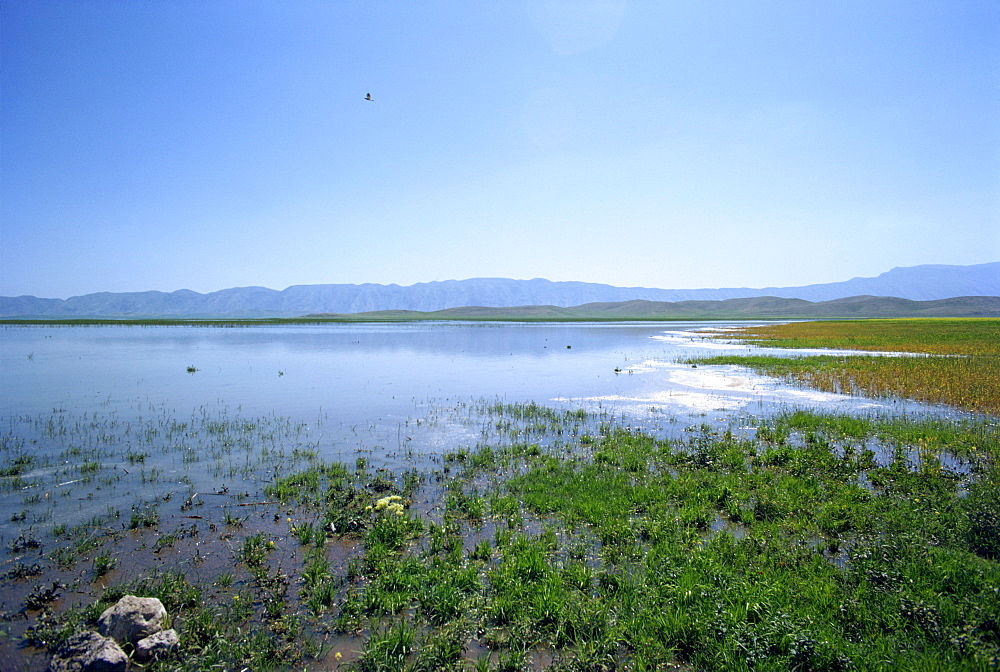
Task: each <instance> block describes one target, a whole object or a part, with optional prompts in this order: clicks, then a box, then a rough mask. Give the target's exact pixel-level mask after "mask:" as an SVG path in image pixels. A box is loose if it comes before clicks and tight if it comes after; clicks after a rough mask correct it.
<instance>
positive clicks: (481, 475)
mask: <svg viewBox="0 0 1000 672" xmlns="http://www.w3.org/2000/svg"><path fill="white" fill-rule="evenodd" d="M483 412H484V414H485V418H484V421H483V427H484V428H485V431H486V432H487V434H488V435H489V436H490V437H492V438H491V439H490V440H489V441H486V440H483V441H481V442H480V443H478V444H477V445H475V446H467V447H460V448H456V449H455V450H454V451H452V452H451V453H448V454H446V455H443V456H442V459H441V460H440V462H438V463H436V464H435V465H434V466H433V468H432V469H430V470H428V471H427V472H425V473H421V474H416V473H406V474H392V473H390V472H387V471H385V470H384V469H375V468H374V467H369V465H368V464H367V461H365V460H364V459H359V460H358V462H356V463H355V464H354V466H353V467H348V466H347V465H346V464H344V463H340V462H323V461H320V460H318V459H316V458H315V456H314V455H313V456H311V457H307V458H303V459H302V460H301V461H300V464H299V465H298V466H297V467H296V468H295V469H287V470H284V471H280V472H269V473H276V474H278V475H277V476H276V477H274V478H271V479H269V480H270V482H268V483H267V484H266V485H265V486H264V488H263V489H264V491H265V492H266V499H267V501H268V502H269V503H268V504H267V506H266V507H265V506H261V507H260V508H257V507H254V508H253V510H252V512H251V511H250V510H249V509H248V510H247V513H246V514H244V517H241V518H239V519H238V520H240V521H242V526H235V525H225V521H226V520H229V519H233V520H236V519H237V518H236V516H234V515H233V514H232V513H230V510H229V509H230V507H231V506H232V505H231V504H229V505H223V504H222V503H221V502H220V504H219V506H220V507H222V508H221V509H219V510H217V512H216V515H217V518H216V521H217V522H219V523H220V524H219V525H218V526H217V530H216V532H217V534H218V535H219V537H220V539H222V540H223V541H224V543H225V544H226V545H228V547H229V548H231V549H232V551H231V554H230V555H228V556H226V559H227V561H224V562H222V563H221V566H218V567H217V568H216V569H215V570H213V571H214V572H215V573H214V574H213V573H212V571H210V570H209V567H208V566H207V565H201V564H198V562H197V560H196V559H191V558H190V556H189V554H187V553H179V555H181V556H182V557H183V558H184V559H183V560H182V562H184V563H190V564H185V565H183V567H182V570H183V571H180V570H178V571H156V570H150V569H146V568H136V567H131V566H128V565H127V564H126V561H125V557H126V556H124V555H121V554H119V553H118V552H114V553H112V552H110V551H109V550H108V549H106V548H96V547H95V548H91V547H86V548H75V547H74V546H73V542H74V541H75V540H76V539H78V538H79V539H91V538H97V537H98V536H99V534H98V533H99V532H100V531H101V530H102V529H103V528H105V527H110V526H111V525H112V521H117V520H118V519H117V517H116V516H115V515H113V514H112V513H111V512H109V513H108V514H107V515H106V516H95V517H93V518H92V519H91V520H89V521H87V522H85V523H83V524H81V525H79V526H75V525H65V524H59V525H56V526H55V528H54V529H53V533H54V534H56V536H57V538H58V541H59V544H58V547H60V548H61V547H65V548H66V549H67V550H65V551H61V552H59V553H64V554H65V558H63V557H62V555H60V556H59V557H51V558H49V557H48V556H46V558H43V560H44V561H46V562H52V563H55V564H63V563H65V564H66V565H70V564H71V563H73V562H78V560H79V559H80V558H83V557H87V558H90V560H91V561H92V563H93V571H92V572H88V573H87V575H86V576H87V578H88V580H89V579H91V578H92V577H94V578H96V576H99V575H102V574H105V573H107V574H108V576H109V577H111V578H114V577H116V576H118V575H119V574H120V575H121V576H122V577H124V578H125V579H126V580H125V581H115V582H112V583H111V584H110V585H109V586H108V588H107V589H106V590H104V591H103V592H101V593H99V594H98V595H97V599H96V600H95V601H93V602H92V603H84V604H83V605H82V606H79V607H74V608H69V609H65V608H63V609H61V610H58V611H57V610H56V609H55V608H54V606H53V605H56V604H58V602H57V598H58V593H60V591H61V590H63V589H62V588H60V587H59V586H58V585H53V584H52V582H51V581H43V580H41V579H40V578H39V576H40V575H39V574H38V572H37V571H36V569H35V568H33V567H31V566H29V565H27V564H24V563H22V564H21V565H19V566H18V568H15V569H12V570H11V572H13V573H12V574H11V576H10V580H12V581H28V580H36V581H37V585H36V586H35V588H34V589H33V590H32V591H31V592H30V593H29V594H28V597H27V598H26V606H27V604H28V602H29V601H30V606H31V607H32V609H31V610H30V615H31V616H30V617H31V618H33V619H34V620H33V621H32V628H31V629H30V630H29V631H28V635H27V637H26V639H25V642H26V643H27V644H32V645H37V646H42V647H44V648H49V649H51V648H54V647H56V646H58V644H59V643H60V642H61V641H63V640H64V639H65V638H66V637H68V636H69V635H70V634H72V633H73V632H75V631H77V630H79V629H83V628H87V627H93V625H94V622H95V621H96V618H97V616H98V615H99V614H100V611H101V610H103V609H104V608H106V607H107V606H108V605H109V604H111V603H113V602H114V601H115V600H116V599H118V597H120V596H121V595H124V594H127V593H132V594H142V595H149V596H155V597H160V599H161V600H163V601H164V604H165V606H166V607H167V609H168V611H169V612H170V614H171V618H172V625H173V626H174V627H176V628H177V629H178V631H179V633H180V637H181V642H182V644H181V650H180V651H179V652H178V653H176V654H175V655H174V656H172V657H170V658H167V659H164V660H161V661H155V662H153V663H150V664H149V665H148V666H147V667H145V668H144V669H147V670H150V671H151V672H156V671H159V670H173V669H243V667H252V668H253V669H264V670H291V669H296V670H297V669H329V668H331V667H336V665H337V664H336V663H335V662H332V661H330V660H329V659H324V656H323V653H324V650H325V649H324V646H335V647H336V650H338V651H341V650H342V651H345V652H351V653H350V655H349V656H348V658H349V659H345V660H344V661H342V664H341V669H353V670H469V669H483V670H521V669H526V668H528V669H543V668H548V669H553V670H637V671H638V670H662V669H677V668H676V666H681V669H691V670H714V669H736V670H741V669H746V670H750V669H752V670H849V669H856V670H896V669H907V670H909V669H915V670H921V669H924V670H937V669H948V670H980V669H990V666H995V665H996V664H997V660H998V657H1000V626H998V622H997V616H996V615H997V614H998V613H1000V468H998V466H997V464H998V462H997V459H998V457H1000V436H998V428H997V425H996V423H995V421H994V420H993V419H991V418H968V419H964V420H953V419H912V418H882V417H868V416H866V417H858V416H845V415H827V414H817V413H812V412H801V411H799V412H789V413H786V414H784V415H781V416H778V417H776V418H771V419H760V418H754V419H750V422H749V425H750V426H749V427H746V428H744V429H743V430H741V431H740V432H739V433H735V431H726V430H724V429H721V430H715V429H713V428H711V427H709V426H694V427H689V428H688V429H689V430H690V431H686V432H682V433H680V434H679V436H683V437H684V438H683V439H675V440H664V439H660V438H655V437H653V436H649V435H646V434H642V433H639V432H635V431H630V430H627V429H624V428H621V427H617V426H615V425H613V424H611V423H604V424H602V425H600V426H599V427H598V426H596V422H595V418H593V417H590V416H588V415H587V414H586V413H585V412H582V411H572V412H568V413H567V412H566V411H562V410H555V409H550V408H546V407H544V406H540V405H537V404H523V405H517V404H513V405H508V404H504V405H487V406H485V407H484V408H483ZM254 424H256V423H247V422H242V421H236V420H233V419H229V420H226V421H222V420H219V421H218V422H217V423H214V424H211V425H210V426H208V427H209V429H208V430H206V431H207V432H208V434H209V435H211V436H215V435H216V432H217V433H218V435H219V436H225V437H227V441H232V442H236V441H238V440H239V439H240V437H242V436H249V437H253V438H254V441H257V440H258V437H259V436H260V435H259V433H257V430H256V429H254V428H252V427H250V425H254ZM584 428H586V433H583V429H584ZM178 431H181V430H178ZM183 431H185V432H187V431H190V428H187V429H184V430H183ZM527 435H530V439H527V440H526V438H525V437H526V436H527ZM81 445H86V444H85V443H83V442H81ZM16 454H20V453H15V455H16ZM88 460H89V458H88ZM12 478H14V477H12ZM262 499H263V498H262ZM158 507H159V508H157V506H154V505H152V504H149V503H147V502H142V503H139V504H137V505H136V507H135V509H134V510H133V512H132V514H133V519H127V518H123V519H121V521H120V522H115V523H114V524H113V525H114V527H122V528H129V527H132V528H133V531H131V532H126V531H124V530H122V531H117V530H116V534H119V535H121V536H122V537H123V538H125V539H127V540H129V541H130V542H134V543H136V544H140V543H143V540H148V539H150V538H153V537H156V536H157V535H158V538H160V539H165V538H170V539H172V540H173V543H174V544H175V548H177V549H179V550H183V549H182V545H183V544H184V543H193V541H192V539H191V538H188V537H185V535H184V534H182V533H176V534H175V533H173V532H171V533H170V534H167V535H162V534H161V533H160V532H159V530H158V529H157V528H158V527H159V525H160V519H159V515H160V514H159V510H160V508H163V507H164V504H163V503H160V504H159V505H158ZM207 508H208V507H207V506H206V507H205V509H200V511H202V514H203V515H208V513H207V511H206V510H207ZM164 511H166V509H164ZM202 514H200V515H202ZM133 520H134V521H135V523H136V524H135V525H133V524H132V522H133ZM147 520H148V521H150V522H151V525H150V526H148V527H147V524H146V521H147ZM163 520H164V521H167V520H170V518H169V517H168V515H167V514H166V513H164V515H163ZM191 525H192V527H193V523H192V524H191ZM201 529H202V532H201V535H202V536H200V537H198V538H197V542H198V543H202V542H204V541H207V536H208V532H207V531H205V530H206V528H204V527H202V528H201ZM143 535H148V536H143ZM40 546H41V542H40V541H39V540H38V539H36V538H35V537H32V536H30V531H29V530H26V531H25V534H24V535H23V536H22V537H20V538H19V539H18V540H16V541H15V542H13V543H12V544H11V545H10V550H11V551H12V552H15V553H32V552H33V553H38V550H37V549H38V548H39V547H40ZM150 546H153V544H152V543H150ZM216 548H218V547H216ZM49 550H50V549H46V551H47V552H49ZM115 561H117V564H116V562H115ZM112 570H114V571H112ZM99 585H100V584H94V588H93V589H94V590H95V591H99V588H98V586H99ZM324 642H325V643H326V644H324Z"/></svg>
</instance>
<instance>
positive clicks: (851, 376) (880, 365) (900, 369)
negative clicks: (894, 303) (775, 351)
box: [690, 319, 1000, 414]
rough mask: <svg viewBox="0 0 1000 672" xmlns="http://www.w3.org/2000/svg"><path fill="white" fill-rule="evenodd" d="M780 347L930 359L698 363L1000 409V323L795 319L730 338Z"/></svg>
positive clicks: (839, 388)
mask: <svg viewBox="0 0 1000 672" xmlns="http://www.w3.org/2000/svg"><path fill="white" fill-rule="evenodd" d="M725 337H726V338H738V339H740V340H743V341H746V342H748V343H750V344H752V345H758V346H762V347H779V348H793V349H794V348H833V349H846V350H870V351H881V352H906V353H916V354H923V355H928V356H926V357H885V356H867V357H866V356H860V355H851V356H836V355H818V356H805V357H791V358H789V357H769V356H756V355H755V356H738V355H737V356H719V357H703V358H695V359H691V360H690V362H691V363H701V364H709V365H712V364H716V365H725V364H728V365H738V366H746V367H748V368H751V369H753V370H755V371H757V372H759V373H764V374H767V375H772V376H775V377H778V378H784V379H786V380H790V381H793V382H797V383H801V384H805V385H808V386H810V387H815V388H818V389H820V390H823V391H826V392H839V393H844V394H862V395H865V396H874V397H886V396H895V397H904V398H907V399H915V400H917V401H923V402H927V403H931V404H946V405H949V406H954V407H956V408H960V409H964V410H969V411H977V412H983V413H993V414H997V413H1000V320H995V319H940V320H923V319H920V320H916V319H915V320H864V321H843V322H829V321H823V322H796V323H792V324H777V325H767V326H760V327H747V328H740V329H735V330H732V331H730V332H728V334H727V335H726V336H725Z"/></svg>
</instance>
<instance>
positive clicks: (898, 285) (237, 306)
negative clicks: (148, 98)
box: [0, 262, 1000, 317]
mask: <svg viewBox="0 0 1000 672" xmlns="http://www.w3.org/2000/svg"><path fill="white" fill-rule="evenodd" d="M859 296H869V297H894V298H899V299H906V300H910V301H936V300H940V299H952V298H955V297H997V296H1000V262H994V263H989V264H977V265H974V266H943V265H923V266H910V267H905V268H894V269H892V270H891V271H887V272H886V273H883V274H881V275H879V276H878V277H875V278H853V279H851V280H847V281H844V282H832V283H826V284H817V285H806V286H804V287H764V288H761V289H748V288H732V289H652V288H645V287H614V286H611V285H601V284H595V283H586V282H551V281H549V280H542V279H535V280H510V279H506V278H474V279H471V280H446V281H443V282H425V283H417V284H415V285H410V286H406V287H403V286H400V285H377V284H363V285H293V286H292V287H289V288H287V289H285V290H281V291H278V290H273V289H267V288H265V287H238V288H233V289H224V290H221V291H218V292H211V293H208V294H199V293H198V292H193V291H191V290H186V289H182V290H178V291H176V292H157V291H149V292H127V293H111V292H101V293H97V294H86V295H83V296H74V297H72V298H69V299H42V298H37V297H34V296H19V297H0V316H3V317H146V316H150V317H155V316H159V317H293V316H299V315H306V314H317V313H337V314H350V313H361V312H371V311H421V312H431V311H440V310H446V309H449V308H460V307H470V306H480V307H487V308H510V307H517V306H521V307H523V306H548V307H556V308H559V307H563V308H566V307H571V306H578V307H579V306H581V305H583V304H596V303H622V302H631V301H645V302H661V303H662V302H671V303H674V304H677V303H678V302H690V301H727V300H730V299H749V298H756V297H777V298H784V299H800V300H802V301H806V302H827V301H833V300H836V299H845V298H848V297H859ZM748 305H749V304H748Z"/></svg>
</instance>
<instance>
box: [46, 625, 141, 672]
mask: <svg viewBox="0 0 1000 672" xmlns="http://www.w3.org/2000/svg"><path fill="white" fill-rule="evenodd" d="M127 669H128V656H126V655H125V652H124V651H122V650H121V647H120V646H118V643H117V642H115V640H113V639H111V638H110V637H101V636H100V635H99V634H97V633H96V632H81V633H79V634H76V635H73V636H72V637H70V638H69V639H68V640H66V643H65V644H63V645H62V646H60V647H59V648H58V649H57V650H56V652H55V653H54V654H53V655H52V660H51V661H49V672H124V671H125V670H127Z"/></svg>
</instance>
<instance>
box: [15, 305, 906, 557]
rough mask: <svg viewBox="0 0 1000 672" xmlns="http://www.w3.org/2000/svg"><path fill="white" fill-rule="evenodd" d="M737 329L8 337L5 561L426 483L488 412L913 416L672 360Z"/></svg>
mask: <svg viewBox="0 0 1000 672" xmlns="http://www.w3.org/2000/svg"><path fill="white" fill-rule="evenodd" d="M736 324H738V323H733V322H698V323H692V322H676V323H675V322H659V323H649V322H641V323H640V322H636V323H529V324H521V323H489V322H486V323H455V322H416V323H391V324H379V323H371V324H343V323H337V324H334V323H328V324H315V325H294V326H270V325H269V326H247V327H234V328H222V327H181V326H170V327H133V326H129V327H126V326H98V327H55V326H53V327H6V328H0V389H3V391H4V392H3V397H2V400H0V422H2V425H0V436H2V439H3V445H2V449H3V451H4V453H6V455H5V456H4V459H5V461H6V462H5V463H6V464H8V465H12V466H7V467H5V469H6V470H7V471H6V472H5V473H6V478H5V479H4V481H3V484H4V487H3V491H2V492H0V507H2V510H0V514H2V516H0V535H2V536H3V541H4V543H5V544H9V543H10V540H11V538H13V537H16V536H17V535H18V534H22V533H23V531H24V529H25V527H26V526H30V525H31V524H32V523H34V524H36V525H39V526H44V525H47V524H50V523H51V522H53V521H56V522H65V523H67V524H73V523H74V522H76V521H79V520H81V519H85V518H87V517H93V516H96V515H105V512H106V511H107V510H109V509H110V507H112V506H119V507H120V506H129V505H131V506H132V508H133V509H135V508H136V506H141V505H142V502H143V501H145V500H148V499H150V498H153V497H155V498H160V499H162V498H169V497H170V496H171V495H172V494H185V493H186V496H188V497H190V496H191V495H192V494H193V493H203V492H208V491H214V490H218V489H220V488H229V487H242V488H246V489H247V490H248V494H249V491H250V490H252V487H253V485H254V484H259V483H260V482H261V481H265V480H267V479H268V478H269V477H273V476H274V475H276V474H278V473H280V472H281V471H282V470H285V469H289V468H292V467H293V466H294V465H295V464H297V460H299V461H301V459H307V458H309V457H313V456H318V457H320V458H322V459H324V460H340V461H344V462H346V463H349V464H354V463H355V461H356V459H357V458H358V456H364V459H365V460H366V462H367V463H368V464H371V465H372V466H373V467H386V468H388V469H392V470H394V471H396V470H400V469H407V468H416V467H424V466H426V464H427V462H428V461H433V460H435V459H438V458H439V457H440V455H441V454H442V453H444V452H446V451H448V450H454V449H455V448H457V447H459V446H462V445H475V444H476V443H477V442H478V441H481V440H483V437H484V436H485V435H486V433H484V423H485V422H487V421H486V420H485V419H484V418H485V415H484V414H483V413H482V410H483V409H484V408H486V407H488V406H489V405H491V404H497V403H502V404H518V403H528V402H534V403H537V404H539V405H543V406H549V407H553V408H557V409H569V410H575V409H584V410H586V411H588V412H589V413H591V414H593V418H594V420H593V422H594V423H599V422H616V423H620V424H624V425H628V426H631V427H634V428H637V429H642V430H644V431H648V432H651V433H654V434H657V435H661V436H670V435H672V434H675V433H678V432H680V431H683V430H684V428H686V427H688V426H690V425H692V424H698V425H702V424H708V425H710V426H713V427H723V426H725V427H735V428H739V427H741V426H744V425H746V424H748V423H747V422H746V419H747V418H749V417H751V416H760V415H768V414H772V413H775V412H778V411H782V410H787V409H789V408H809V409H817V410H829V411H838V412H859V411H861V412H874V413H879V412H901V411H911V410H919V406H917V405H914V404H909V403H903V402H898V401H890V400H869V399H863V398H856V397H849V396H843V395H834V394H827V393H820V392H816V391H812V390H806V389H800V388H796V387H793V386H789V385H784V384H779V383H775V382H774V381H772V380H769V379H767V378H763V377H761V376H757V375H755V374H752V373H748V372H747V371H745V370H741V369H738V368H736V367H706V366H702V367H697V368H695V367H692V366H691V365H690V364H683V363H680V362H679V361H678V360H682V359H684V358H689V357H696V356H699V355H708V354H717V353H718V351H719V350H720V349H726V350H730V351H733V352H739V351H740V350H744V351H745V350H747V348H745V347H744V346H742V345H738V344H733V343H728V342H726V341H720V340H718V339H709V338H707V337H706V336H707V333H706V332H705V330H716V331H715V333H719V332H718V330H724V329H726V328H727V327H732V326H735V325H736ZM722 333H724V332H722ZM754 350H755V351H757V352H767V353H773V352H780V351H774V350H770V349H768V350H765V349H760V348H755V349H754ZM786 354H787V353H786ZM581 431H584V430H581ZM57 502H58V503H57ZM29 512H30V513H29Z"/></svg>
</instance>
